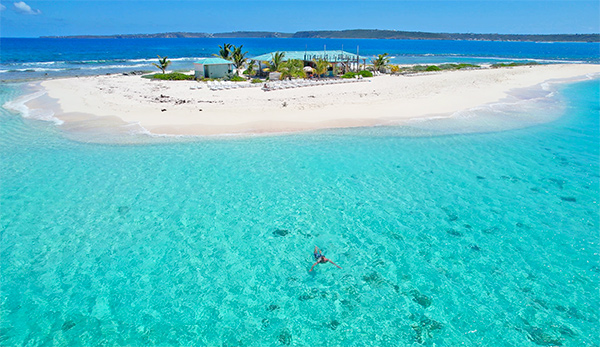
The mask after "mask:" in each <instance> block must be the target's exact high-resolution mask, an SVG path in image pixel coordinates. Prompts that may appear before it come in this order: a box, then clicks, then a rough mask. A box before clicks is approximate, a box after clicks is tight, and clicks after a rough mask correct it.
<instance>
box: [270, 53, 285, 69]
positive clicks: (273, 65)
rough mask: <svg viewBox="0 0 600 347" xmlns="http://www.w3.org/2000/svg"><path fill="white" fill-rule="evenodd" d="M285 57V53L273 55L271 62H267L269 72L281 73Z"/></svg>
mask: <svg viewBox="0 0 600 347" xmlns="http://www.w3.org/2000/svg"><path fill="white" fill-rule="evenodd" d="M284 57H285V52H279V51H278V52H275V53H273V54H271V61H269V62H267V69H269V72H276V71H279V69H280V68H281V65H282V64H283V58H284Z"/></svg>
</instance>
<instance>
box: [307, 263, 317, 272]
mask: <svg viewBox="0 0 600 347" xmlns="http://www.w3.org/2000/svg"><path fill="white" fill-rule="evenodd" d="M318 263H319V262H316V263H314V264H313V266H311V267H310V270H308V272H311V271H312V270H313V267H315V265H317V264H318Z"/></svg>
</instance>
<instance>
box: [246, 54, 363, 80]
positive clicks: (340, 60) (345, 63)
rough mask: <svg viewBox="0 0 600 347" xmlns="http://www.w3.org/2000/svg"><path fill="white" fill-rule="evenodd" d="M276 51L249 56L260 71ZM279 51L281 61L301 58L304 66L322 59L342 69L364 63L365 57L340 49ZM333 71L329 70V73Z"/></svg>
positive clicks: (311, 64)
mask: <svg viewBox="0 0 600 347" xmlns="http://www.w3.org/2000/svg"><path fill="white" fill-rule="evenodd" d="M275 53H277V52H271V53H267V54H263V55H259V56H256V57H254V58H250V60H254V61H257V62H258V67H259V71H262V69H263V67H264V66H265V65H264V64H263V63H265V62H268V61H271V60H272V59H273V55H274V54H275ZM280 53H284V56H283V61H288V60H292V59H297V60H302V61H303V62H304V66H313V64H314V63H313V62H314V60H318V59H323V60H325V61H327V62H329V63H331V64H335V65H338V66H339V67H340V68H341V69H342V70H343V71H349V70H350V68H351V67H353V68H354V69H359V68H360V60H362V61H363V64H366V59H367V57H362V56H359V55H356V54H353V53H350V52H345V51H341V50H333V51H326V50H322V51H283V52H280ZM332 72H333V71H331V70H330V71H329V74H330V75H331V73H332Z"/></svg>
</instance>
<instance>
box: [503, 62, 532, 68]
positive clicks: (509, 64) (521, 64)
mask: <svg viewBox="0 0 600 347" xmlns="http://www.w3.org/2000/svg"><path fill="white" fill-rule="evenodd" d="M529 65H540V63H538V62H535V61H531V62H526V63H514V62H513V63H508V64H507V63H498V64H493V65H492V67H493V68H499V67H513V66H529Z"/></svg>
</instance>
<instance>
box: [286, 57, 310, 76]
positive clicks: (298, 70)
mask: <svg viewBox="0 0 600 347" xmlns="http://www.w3.org/2000/svg"><path fill="white" fill-rule="evenodd" d="M279 72H281V78H287V77H291V78H305V77H306V71H304V61H302V60H300V59H291V60H288V61H286V62H284V63H281V65H280V66H279Z"/></svg>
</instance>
